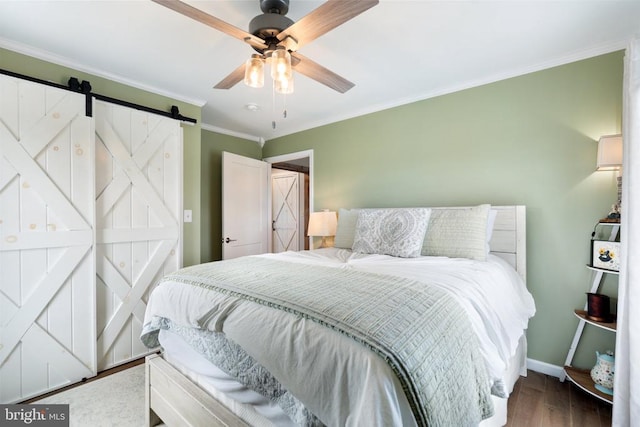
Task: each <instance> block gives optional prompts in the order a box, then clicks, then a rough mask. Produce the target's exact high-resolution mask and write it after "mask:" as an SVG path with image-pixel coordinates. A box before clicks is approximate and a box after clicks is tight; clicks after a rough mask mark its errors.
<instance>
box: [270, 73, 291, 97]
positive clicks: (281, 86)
mask: <svg viewBox="0 0 640 427" xmlns="http://www.w3.org/2000/svg"><path fill="white" fill-rule="evenodd" d="M273 87H274V89H275V91H276V92H278V93H282V94H284V95H289V94H291V93H293V74H292V75H291V77H290V78H288V79H284V80H283V79H278V80H274V81H273Z"/></svg>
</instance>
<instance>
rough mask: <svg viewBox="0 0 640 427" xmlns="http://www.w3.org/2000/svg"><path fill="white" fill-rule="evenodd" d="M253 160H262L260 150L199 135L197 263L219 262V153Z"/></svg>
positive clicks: (242, 142)
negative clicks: (199, 203)
mask: <svg viewBox="0 0 640 427" xmlns="http://www.w3.org/2000/svg"><path fill="white" fill-rule="evenodd" d="M223 151H228V152H230V153H234V154H239V155H241V156H245V157H251V158H253V159H261V158H262V148H261V147H260V145H259V144H258V143H257V142H254V141H248V140H246V139H241V138H237V137H233V136H227V135H222V134H219V133H216V132H210V131H206V130H203V131H202V155H201V158H200V162H201V170H202V195H201V201H202V243H201V247H202V249H201V261H202V262H209V261H216V260H220V259H222V244H221V243H220V241H221V239H222V234H221V233H222V152H223Z"/></svg>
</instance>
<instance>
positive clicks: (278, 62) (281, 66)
mask: <svg viewBox="0 0 640 427" xmlns="http://www.w3.org/2000/svg"><path fill="white" fill-rule="evenodd" d="M271 78H272V79H273V80H288V79H290V78H291V55H290V54H289V52H288V51H287V50H286V49H285V48H284V47H282V46H278V47H277V48H276V50H274V51H273V52H272V53H271Z"/></svg>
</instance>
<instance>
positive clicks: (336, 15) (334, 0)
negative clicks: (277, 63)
mask: <svg viewBox="0 0 640 427" xmlns="http://www.w3.org/2000/svg"><path fill="white" fill-rule="evenodd" d="M376 4H378V0H329V1H327V2H326V3H324V4H322V5H321V6H320V7H318V8H317V9H315V10H313V11H312V12H311V13H309V14H307V15H305V16H303V17H302V18H301V19H300V20H298V22H296V23H295V24H293V25H291V26H290V27H288V28H286V29H284V30H283V31H281V32H280V33H279V34H278V36H277V37H278V40H280V41H283V40H285V39H286V38H287V37H288V36H289V37H292V38H293V39H294V40H295V41H296V43H297V47H296V50H297V49H299V48H301V47H302V46H303V45H305V44H307V43H309V42H311V41H313V40H315V39H317V38H318V37H320V36H321V35H323V34H325V33H327V32H329V31H331V30H333V29H334V28H336V27H337V26H339V25H342V24H344V23H345V22H347V21H348V20H350V19H353V18H355V17H356V16H358V15H360V14H361V13H362V12H364V11H366V10H368V9H370V8H372V7H373V6H375V5H376Z"/></svg>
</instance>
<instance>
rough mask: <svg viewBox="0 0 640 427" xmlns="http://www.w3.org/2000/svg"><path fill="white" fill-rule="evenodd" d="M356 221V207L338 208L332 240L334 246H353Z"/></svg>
mask: <svg viewBox="0 0 640 427" xmlns="http://www.w3.org/2000/svg"><path fill="white" fill-rule="evenodd" d="M356 222H358V209H343V208H340V209H338V226H337V228H336V235H335V237H334V240H333V246H334V247H336V248H342V249H351V248H352V247H353V238H354V237H355V235H356Z"/></svg>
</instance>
